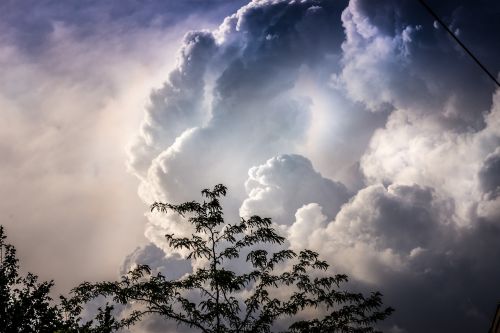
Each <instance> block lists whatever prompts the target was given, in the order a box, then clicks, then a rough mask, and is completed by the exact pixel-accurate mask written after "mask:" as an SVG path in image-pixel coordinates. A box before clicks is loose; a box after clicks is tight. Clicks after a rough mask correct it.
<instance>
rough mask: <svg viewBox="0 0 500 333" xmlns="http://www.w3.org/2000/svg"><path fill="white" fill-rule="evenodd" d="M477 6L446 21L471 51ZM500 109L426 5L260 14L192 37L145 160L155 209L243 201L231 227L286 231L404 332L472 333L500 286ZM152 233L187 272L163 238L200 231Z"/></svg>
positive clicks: (257, 10) (165, 93) (313, 6)
mask: <svg viewBox="0 0 500 333" xmlns="http://www.w3.org/2000/svg"><path fill="white" fill-rule="evenodd" d="M471 6H472V5H471V3H469V2H464V3H463V4H462V5H461V7H457V6H456V5H455V4H454V3H452V2H448V1H446V2H443V3H440V4H439V6H438V8H437V10H439V11H442V12H444V13H448V15H449V17H450V18H451V21H452V25H453V27H454V28H455V29H460V31H461V36H463V37H464V38H465V37H466V36H471V35H473V33H475V32H476V31H477V30H476V28H474V25H472V24H471V22H472V20H473V18H468V17H467V16H466V15H464V14H463V11H464V10H466V9H470V8H471ZM413 13H415V14H413ZM472 13H473V16H474V17H477V16H476V15H480V13H479V12H478V11H474V10H473V11H472ZM447 18H448V16H447ZM485 20H486V21H485V24H486V25H487V26H489V27H491V28H492V29H494V27H495V26H496V23H494V22H493V19H492V17H491V16H489V15H487V17H486V19H485ZM484 45H486V44H484ZM484 45H477V47H478V48H479V49H481V47H485V46H484ZM497 51H498V50H496V49H495V50H493V52H497ZM480 52H481V51H480ZM485 58H487V59H489V57H485ZM492 94H493V86H492V85H491V83H490V82H488V81H486V80H482V76H481V73H480V71H478V70H477V68H475V67H474V64H471V63H470V62H469V59H468V58H467V57H464V56H463V54H462V53H461V51H460V50H459V49H457V48H454V47H453V45H452V44H450V41H449V40H448V39H447V37H446V36H445V35H443V32H442V31H441V30H440V29H437V30H436V29H435V28H434V27H433V21H432V20H431V19H429V18H428V17H427V14H426V13H425V11H423V9H422V8H420V7H418V4H413V3H412V2H409V1H402V2H400V1H398V2H395V1H389V0H388V1H383V2H382V3H380V4H379V3H377V5H376V6H375V5H374V4H373V3H372V2H370V1H363V0H351V1H349V2H348V3H347V2H335V3H334V2H329V1H301V2H296V1H253V2H250V3H249V4H248V5H246V6H244V7H242V8H240V9H239V10H238V11H237V12H236V13H235V14H233V15H230V16H228V17H226V18H225V19H224V21H223V23H222V24H221V25H220V26H219V27H218V28H217V29H214V30H212V31H198V32H191V33H189V34H188V35H187V37H186V39H185V41H184V46H183V47H182V48H181V55H180V60H179V62H178V64H177V67H176V68H175V69H174V70H173V71H172V72H171V74H170V76H169V78H168V80H167V82H166V83H165V84H164V86H163V88H162V89H160V90H157V91H156V92H155V93H153V95H152V97H151V102H150V105H149V107H148V108H147V110H146V112H145V119H144V121H143V125H142V127H141V130H140V132H139V134H138V139H137V141H136V142H135V144H134V146H133V148H132V150H131V151H130V155H131V159H130V160H129V161H131V163H130V165H131V167H132V169H133V170H134V172H135V173H136V174H137V175H138V176H139V178H140V180H141V185H140V191H139V192H140V196H141V198H142V199H143V200H144V201H145V202H146V203H152V202H153V201H157V200H159V201H169V202H182V201H186V200H191V199H193V193H198V191H199V190H200V189H201V188H206V187H210V186H212V185H213V184H216V183H224V184H226V185H228V186H229V189H230V198H227V199H225V200H224V205H225V208H226V210H225V211H226V218H227V219H228V220H229V221H230V220H232V219H237V218H238V215H243V216H248V215H251V214H260V215H264V216H269V217H272V218H273V219H274V221H275V222H276V223H277V225H279V228H280V230H282V231H284V232H285V233H286V234H287V236H288V238H287V239H288V242H289V243H288V244H289V246H290V247H291V248H293V249H300V248H303V247H309V248H312V249H313V250H317V251H318V252H319V253H320V254H322V255H323V256H324V257H325V258H328V260H329V262H330V263H331V264H332V265H333V267H334V269H335V271H338V272H346V273H348V274H349V275H350V276H351V277H352V280H353V281H352V283H353V284H354V285H356V286H357V287H358V288H361V289H362V290H373V289H379V290H382V291H383V292H384V293H385V294H386V295H387V303H388V304H390V305H392V306H394V307H396V309H398V311H397V312H396V314H395V316H394V317H393V319H391V320H390V321H388V322H387V329H388V330H389V329H393V331H394V330H395V331H397V330H399V331H404V332H421V331H428V332H439V331H443V330H446V329H447V327H450V325H451V326H452V327H454V329H455V330H457V331H467V330H472V327H485V326H486V325H487V322H488V320H489V319H488V318H487V313H488V311H489V306H490V303H491V304H493V303H494V302H495V300H494V299H493V296H491V297H489V296H484V295H485V294H487V292H486V290H489V289H488V288H490V289H491V290H493V289H494V285H493V282H492V281H494V280H495V278H491V277H498V276H500V274H499V272H498V269H496V268H494V266H495V265H493V263H492V261H491V260H489V258H494V257H495V254H496V253H497V252H499V251H500V249H499V246H497V245H495V244H494V242H493V239H494V235H496V234H497V233H498V230H499V226H498V223H497V221H498V216H499V214H500V213H499V211H500V209H499V205H498V203H499V201H498V196H497V192H498V184H497V177H496V173H497V169H498V168H497V164H498V163H497V162H498V161H497V160H498V146H499V133H498V128H500V126H499V125H498V121H499V120H498V119H499V116H498V114H499V112H498V105H499V102H498V98H499V97H498V96H499V94H498V93H497V94H495V95H493V96H494V97H493V98H494V102H493V104H492V103H491V96H492ZM478 115H480V116H478ZM313 165H314V167H313ZM315 168H316V169H315ZM333 179H338V180H340V181H335V180H333ZM344 184H346V185H347V186H346V185H344ZM148 219H149V222H148V224H147V227H146V236H147V238H148V239H149V240H150V241H151V242H153V243H154V244H156V246H158V247H159V248H161V249H162V250H163V251H164V252H165V253H166V255H167V257H174V256H176V255H177V254H175V253H174V252H173V251H172V250H171V249H169V248H168V246H166V244H165V241H164V238H163V235H164V234H165V233H167V232H174V233H176V234H178V235H184V234H189V233H190V230H189V228H187V226H186V224H185V223H183V222H182V221H181V220H179V219H178V217H176V216H174V215H167V216H160V215H156V214H150V215H148ZM488 233H489V234H488ZM482 241H484V242H485V243H484V244H485V245H484V246H483V247H481V248H474V246H473V245H472V244H474V243H475V242H482ZM488 253H489V254H488ZM181 255H182V253H181ZM146 257H147V256H146ZM472 263H475V264H472ZM488 274H489V275H488ZM486 276H489V277H490V278H487V277H486ZM471 285H472V287H471ZM464 290H465V291H464ZM463 294H466V297H465V298H461V296H460V295H463ZM412 309H413V310H412ZM423 318H425V320H424V319H423ZM452 318H454V319H452ZM456 318H466V319H464V320H463V321H461V320H456ZM465 321H467V323H465ZM450 323H451V324H450Z"/></svg>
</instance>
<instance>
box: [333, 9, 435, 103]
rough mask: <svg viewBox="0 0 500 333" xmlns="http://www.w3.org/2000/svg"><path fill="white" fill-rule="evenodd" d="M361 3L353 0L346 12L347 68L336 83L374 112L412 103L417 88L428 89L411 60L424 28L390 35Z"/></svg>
mask: <svg viewBox="0 0 500 333" xmlns="http://www.w3.org/2000/svg"><path fill="white" fill-rule="evenodd" d="M360 2H361V1H356V0H354V1H350V2H349V6H348V7H347V8H346V9H345V10H344V12H343V13H342V22H343V26H344V29H345V34H346V39H345V41H344V43H343V44H342V50H343V55H342V64H343V67H342V71H341V73H340V75H338V76H337V75H334V76H333V82H332V83H333V84H334V86H336V87H338V88H340V89H345V91H346V93H347V95H348V96H349V97H350V98H352V99H353V100H355V101H358V102H362V103H364V104H365V105H366V106H367V107H368V108H369V109H371V110H373V111H377V110H381V109H384V108H387V107H390V106H396V107H401V106H408V104H409V99H410V98H412V99H413V98H414V94H415V90H417V89H415V88H418V90H425V88H426V87H425V85H422V84H419V83H420V79H419V78H418V77H415V76H413V75H412V73H411V62H410V61H409V52H410V51H409V44H410V43H411V42H412V35H413V34H414V33H416V32H418V30H419V29H420V27H418V26H417V27H412V26H407V27H406V28H404V29H403V30H401V31H400V32H399V33H397V34H396V35H395V36H390V35H386V34H384V33H382V32H381V31H380V30H379V28H378V27H377V26H375V25H374V24H373V23H372V22H370V19H369V18H368V17H366V16H365V15H364V14H363V13H362V12H361V10H360V8H359V7H360ZM411 81H414V83H413V84H411V83H409V82H411ZM415 81H416V82H415ZM415 85H417V86H415ZM418 90H417V91H418Z"/></svg>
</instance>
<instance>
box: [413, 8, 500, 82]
mask: <svg viewBox="0 0 500 333" xmlns="http://www.w3.org/2000/svg"><path fill="white" fill-rule="evenodd" d="M418 2H420V4H421V5H422V6H424V7H425V9H427V11H428V12H429V13H430V14H431V15H432V16H433V17H434V19H436V21H437V22H439V24H441V26H442V27H443V28H444V29H445V30H446V31H447V32H448V33H449V34H450V35H451V37H453V39H454V40H455V41H456V42H457V43H458V44H459V45H460V46H461V47H462V48H463V49H464V50H465V52H467V54H469V56H470V57H471V58H472V59H474V61H475V62H476V64H478V65H479V67H481V69H482V70H483V71H484V72H485V73H486V74H487V75H488V76H489V77H490V79H492V80H493V82H495V83H496V84H497V86H499V87H500V82H498V80H497V79H496V78H495V76H494V75H493V74H491V72H490V71H488V69H487V68H486V67H485V66H484V65H483V64H482V63H481V62H480V61H479V59H477V58H476V56H475V55H474V54H473V53H472V51H470V50H469V49H468V48H467V46H465V45H464V43H462V42H461V41H460V39H458V37H457V36H456V35H455V34H454V33H453V31H451V30H450V29H449V28H448V26H447V25H446V24H445V23H444V22H443V20H441V18H439V16H438V15H437V14H436V13H435V12H434V11H433V10H432V8H431V7H429V5H427V4H426V3H425V1H424V0H418Z"/></svg>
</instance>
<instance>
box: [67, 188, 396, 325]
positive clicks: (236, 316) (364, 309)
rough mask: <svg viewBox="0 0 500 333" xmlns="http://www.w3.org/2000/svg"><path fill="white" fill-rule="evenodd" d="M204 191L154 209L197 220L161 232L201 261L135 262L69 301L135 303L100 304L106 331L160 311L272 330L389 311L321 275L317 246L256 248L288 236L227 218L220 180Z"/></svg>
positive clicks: (377, 316)
mask: <svg viewBox="0 0 500 333" xmlns="http://www.w3.org/2000/svg"><path fill="white" fill-rule="evenodd" d="M202 194H203V196H204V197H205V198H206V201H204V202H201V203H200V202H195V201H192V202H186V203H183V204H180V205H174V204H168V203H155V204H153V205H152V207H151V209H152V210H158V211H160V212H166V211H167V210H171V211H174V212H176V213H178V214H180V215H181V216H183V217H185V218H186V220H187V222H188V223H191V224H192V225H193V226H194V228H195V231H196V232H195V233H194V234H193V235H191V236H190V237H176V236H175V235H166V238H167V240H168V242H169V244H170V246H171V247H172V248H174V249H187V250H188V252H189V255H188V257H187V258H188V259H190V260H203V262H205V263H206V265H205V266H203V268H198V269H196V270H195V271H194V272H192V273H191V274H189V275H187V276H185V277H183V278H181V279H178V280H169V279H167V278H166V277H165V276H164V275H162V274H161V273H158V274H152V273H151V270H150V268H149V267H148V266H139V267H137V268H136V269H134V270H132V271H131V272H129V274H128V275H126V276H123V277H122V278H121V280H120V281H116V282H102V283H97V284H92V283H83V284H81V285H80V286H79V287H77V288H75V289H74V290H73V292H74V297H73V299H71V300H67V301H66V302H67V304H70V306H69V307H68V308H71V307H73V308H74V309H75V308H76V309H77V310H78V307H79V306H80V305H81V304H84V303H85V302H87V301H90V300H92V299H94V298H95V297H98V296H104V297H108V298H112V299H113V301H114V302H116V303H118V304H128V305H129V306H130V307H131V311H132V312H129V313H128V315H124V316H123V317H122V318H121V319H119V320H115V319H114V318H112V317H111V312H110V310H109V309H108V311H107V312H106V311H104V312H101V318H100V319H101V320H100V321H101V323H105V322H106V323H107V324H106V325H107V326H106V325H104V326H106V327H107V329H108V331H112V330H118V329H119V328H120V327H128V326H130V325H133V324H134V323H137V322H138V321H140V320H141V319H142V318H143V317H144V316H145V315H148V314H157V315H159V316H162V317H164V318H165V319H169V320H172V321H174V322H176V323H177V324H180V325H185V326H187V327H190V328H194V329H195V330H198V331H200V332H204V333H212V332H213V333H215V332H216V333H236V332H238V333H247V332H252V333H261V332H271V331H272V329H274V327H273V324H275V323H276V321H277V320H281V319H284V320H289V321H288V322H291V323H292V324H291V325H290V326H289V328H288V329H287V330H286V331H284V332H287V333H305V332H309V333H314V332H318V333H319V332H322V333H324V332H376V330H375V329H374V325H375V324H376V323H377V322H378V321H380V320H383V319H384V318H386V317H387V316H389V315H390V314H391V312H392V311H393V310H392V309H391V308H385V309H380V308H381V307H382V300H381V294H380V293H378V292H375V293H372V294H371V295H369V296H364V295H362V294H359V293H352V292H347V291H343V290H341V288H340V285H341V284H342V283H344V282H346V281H347V276H346V275H341V274H337V275H333V276H328V275H326V273H325V272H324V271H326V270H327V269H328V267H329V266H328V264H327V263H326V262H325V261H321V260H319V259H318V254H317V253H315V252H312V251H309V250H304V251H300V252H299V253H296V252H294V251H291V250H288V249H284V250H280V251H277V252H274V253H268V251H266V250H264V249H258V248H257V247H258V246H260V247H264V245H265V247H266V248H270V247H276V246H278V245H281V244H283V243H284V241H285V239H284V238H283V237H281V236H280V235H278V234H277V233H276V231H275V230H274V229H273V227H272V223H271V220H270V219H269V218H261V217H259V216H252V217H251V218H249V219H241V220H240V221H239V222H238V223H235V224H226V223H225V222H224V218H223V212H222V207H221V205H220V202H219V198H220V197H221V196H224V195H226V187H224V186H223V185H217V186H215V187H214V189H213V190H208V189H206V190H203V191H202ZM273 244H274V245H273ZM240 255H241V256H245V255H246V262H247V268H248V269H247V271H246V273H242V274H237V273H235V272H233V271H231V270H229V269H227V267H228V263H229V262H230V261H232V260H241V258H239V257H240ZM321 271H323V273H322V274H318V273H321ZM284 291H286V292H287V293H286V296H282V294H283V292H284ZM280 295H281V296H280ZM71 304H72V305H71ZM132 304H133V305H132ZM307 309H316V311H317V313H318V316H319V317H320V318H316V319H298V318H301V317H300V314H301V312H302V311H303V310H307ZM75 313H78V311H76V312H75ZM320 313H321V314H322V315H320ZM297 315H299V316H297ZM103 332H104V331H103Z"/></svg>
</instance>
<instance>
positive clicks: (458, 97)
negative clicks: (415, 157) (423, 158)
mask: <svg viewBox="0 0 500 333" xmlns="http://www.w3.org/2000/svg"><path fill="white" fill-rule="evenodd" d="M431 6H432V7H434V9H435V11H436V12H438V13H440V15H441V16H442V17H443V19H445V21H447V22H449V23H450V25H451V26H452V28H453V29H455V30H457V29H458V30H457V32H458V33H459V36H460V38H461V39H462V40H463V41H464V43H466V44H467V45H469V47H470V49H472V50H474V52H475V53H476V54H477V56H478V57H479V58H480V59H483V60H484V63H485V64H486V65H487V66H488V67H489V69H490V70H491V72H493V73H497V72H498V71H499V70H500V67H499V65H498V62H496V61H495V60H494V59H497V58H498V56H499V55H500V48H499V47H498V43H495V42H494V40H492V38H493V37H490V36H494V35H495V34H497V33H498V31H500V26H499V24H498V20H496V18H495V17H496V15H495V14H494V13H498V11H499V10H500V9H499V6H498V4H497V3H495V2H494V1H489V2H488V1H487V2H482V3H481V4H479V3H477V2H472V1H460V2H458V3H457V2H455V1H441V2H439V3H435V4H434V3H433V4H431ZM485 8H488V10H485ZM479 21H480V22H481V24H477V22H479ZM344 24H345V25H346V27H347V31H352V33H351V34H350V35H349V34H348V38H347V42H346V44H345V46H344V47H345V48H347V50H349V49H351V48H354V49H356V50H360V49H365V52H371V54H372V55H365V57H363V55H361V54H358V57H354V59H350V58H349V57H350V56H349V57H348V58H346V59H345V63H346V64H350V67H348V68H346V69H345V70H344V71H345V72H344V73H345V75H346V80H347V81H349V80H355V82H357V84H353V83H351V84H350V85H351V87H352V89H354V90H358V91H357V92H356V91H354V92H353V93H352V94H353V95H354V96H357V99H359V98H360V97H361V96H360V95H359V94H362V92H363V91H364V93H365V94H366V97H367V100H366V101H365V103H369V105H371V106H372V107H378V108H380V107H383V104H382V103H388V104H389V105H392V106H393V107H396V108H411V109H414V110H419V112H426V113H431V114H433V115H434V117H436V120H437V121H440V122H442V123H443V125H445V126H447V127H449V128H453V129H455V130H461V131H463V130H468V129H470V128H474V129H480V128H481V127H482V126H484V123H482V119H481V117H480V115H481V113H482V112H484V111H485V110H487V109H488V108H489V105H490V101H491V94H492V93H493V91H494V88H495V85H494V83H492V81H491V80H490V79H489V78H488V77H487V76H486V75H485V74H484V73H483V72H482V70H481V69H480V68H479V67H478V66H477V65H476V64H475V63H474V62H473V61H472V59H470V57H469V56H468V55H466V54H465V52H464V51H463V50H462V49H461V48H460V47H459V46H458V45H457V44H456V42H454V41H453V40H451V39H450V37H449V36H448V35H447V34H446V32H445V31H444V30H443V29H442V28H441V29H439V28H438V29H436V28H435V27H434V26H433V19H432V17H431V16H430V15H429V14H428V13H427V12H426V11H425V9H424V8H423V7H422V6H421V5H420V4H419V3H418V2H416V1H382V2H378V3H377V5H375V4H374V3H373V2H370V1H352V2H351V4H350V6H349V10H348V11H347V12H346V15H345V17H344ZM363 29H365V30H364V31H365V32H368V31H370V33H369V34H365V35H364V36H363V33H362V31H363ZM370 29H371V30H370ZM486 31H489V33H487V34H485V32H486ZM349 36H351V37H349ZM483 36H484V38H483ZM381 47H383V49H382V48H381ZM476 51H477V52H476ZM377 52H378V53H377ZM380 52H382V53H380ZM354 53H356V51H354ZM347 55H349V53H347ZM371 56H373V57H374V58H375V59H374V60H371V61H368V59H367V58H369V57H371ZM377 57H380V59H378V60H377ZM363 59H364V60H363ZM365 60H366V61H365ZM375 63H377V65H375ZM364 65H366V67H364ZM373 65H375V66H376V68H373ZM356 69H358V70H356ZM379 69H380V70H382V71H383V72H382V73H383V75H381V76H379V75H378V74H377V70H379ZM365 70H366V71H368V73H367V74H366V73H364V72H363V71H365ZM370 73H371V74H372V75H370ZM382 73H379V74H382ZM363 80H364V81H363ZM358 81H359V82H358ZM348 86H349V84H348ZM386 87H387V88H388V90H387V91H385V90H384V88H386ZM377 91H379V92H380V94H379V95H377ZM361 98H362V97H361ZM370 99H371V100H370ZM377 101H378V102H377Z"/></svg>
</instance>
